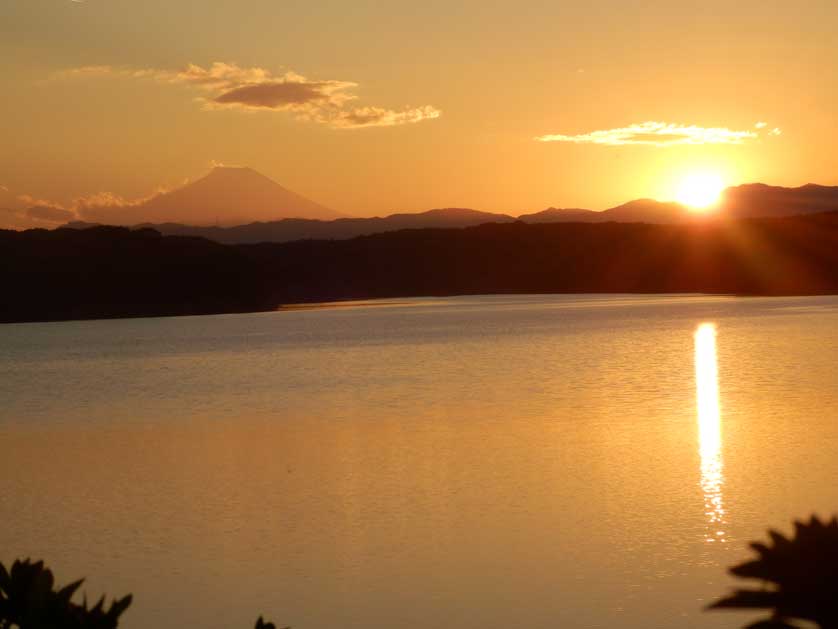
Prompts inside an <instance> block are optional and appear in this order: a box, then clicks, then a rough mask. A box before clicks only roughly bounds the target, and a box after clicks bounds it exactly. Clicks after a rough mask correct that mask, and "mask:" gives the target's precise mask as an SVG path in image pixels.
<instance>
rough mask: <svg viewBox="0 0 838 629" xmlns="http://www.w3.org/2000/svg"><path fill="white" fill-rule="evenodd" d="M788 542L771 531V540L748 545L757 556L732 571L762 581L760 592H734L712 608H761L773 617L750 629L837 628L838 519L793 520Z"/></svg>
mask: <svg viewBox="0 0 838 629" xmlns="http://www.w3.org/2000/svg"><path fill="white" fill-rule="evenodd" d="M794 529H795V530H794V535H793V536H792V537H790V538H787V537H785V536H783V535H782V534H780V533H778V532H777V531H769V532H768V535H769V537H770V538H771V541H770V542H769V543H767V544H765V543H762V542H753V543H751V548H753V549H754V550H755V551H756V553H757V557H756V558H755V559H752V560H750V561H746V562H745V563H742V564H739V565H738V566H734V567H733V568H731V569H730V572H731V573H732V574H734V575H735V576H737V577H741V578H744V579H760V580H761V581H763V582H764V583H766V584H767V585H768V587H767V588H766V587H763V588H762V589H759V590H744V589H743V590H736V591H734V592H733V593H732V594H731V595H730V596H727V597H725V598H723V599H721V600H719V601H716V602H715V603H713V604H712V605H711V606H710V608H711V609H764V610H769V611H771V616H770V617H769V618H766V619H764V620H759V621H757V622H756V623H753V624H750V625H748V626H747V627H748V628H749V629H798V628H799V627H800V625H798V624H795V622H797V621H801V620H802V621H810V622H814V623H816V624H817V625H818V626H820V627H821V628H822V629H836V628H838V520H836V519H835V518H833V519H832V520H830V521H829V522H828V523H825V522H821V521H820V520H819V519H818V518H817V517H815V516H812V519H811V520H810V521H809V523H806V522H800V521H798V522H795V524H794Z"/></svg>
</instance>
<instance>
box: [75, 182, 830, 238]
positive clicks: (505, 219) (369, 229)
mask: <svg viewBox="0 0 838 629" xmlns="http://www.w3.org/2000/svg"><path fill="white" fill-rule="evenodd" d="M233 182H235V184H234V183H233ZM266 182H267V183H266ZM263 188H264V189H267V190H269V191H274V192H275V191H276V189H279V190H281V191H282V192H283V193H284V194H285V195H293V196H294V197H296V198H297V199H302V197H299V196H298V195H294V193H293V192H289V191H287V190H285V189H284V188H282V187H281V186H279V185H278V184H275V183H274V182H272V181H271V180H270V179H268V178H267V177H263V176H262V175H260V174H258V173H256V172H255V171H253V170H250V169H247V168H216V169H215V170H213V172H212V173H210V175H208V176H207V177H205V178H204V179H202V180H200V181H196V182H195V183H194V184H190V185H189V186H185V187H184V188H181V189H180V190H176V191H174V192H171V193H168V194H164V195H159V196H158V197H155V198H154V199H151V200H149V201H148V202H146V203H145V204H142V205H137V206H132V207H131V208H129V210H130V212H132V214H131V216H136V217H137V218H138V219H139V218H141V217H142V220H137V221H130V220H127V218H128V216H129V215H128V214H124V213H123V214H122V215H121V217H122V218H123V219H126V220H122V221H121V222H120V223H119V224H124V225H133V226H134V227H138V228H145V227H150V228H153V229H156V230H158V231H159V232H161V233H162V234H164V235H180V236H198V237H203V238H209V239H210V240H214V241H216V242H221V243H227V244H239V243H257V242H290V241H294V240H345V239H348V238H355V237H357V236H364V235H369V234H377V233H382V232H390V231H397V230H400V229H425V228H437V229H439V228H464V227H472V226H475V225H482V224H485V223H510V222H514V221H516V220H518V221H522V222H524V223H532V224H536V223H605V222H617V223H657V224H672V223H682V222H693V221H695V220H703V219H711V218H713V217H720V218H722V217H731V218H758V217H770V216H792V215H795V214H807V213H812V212H825V211H830V210H838V186H819V185H815V184H807V185H805V186H801V187H799V188H783V187H779V186H768V185H765V184H746V185H741V186H735V187H732V188H728V189H727V190H726V191H725V193H724V195H723V199H722V202H721V203H720V206H719V208H718V209H717V210H715V211H714V212H713V213H710V214H701V213H695V212H691V211H690V210H688V209H687V208H686V207H684V206H683V205H680V204H678V203H672V202H663V201H656V200H654V199H636V200H634V201H629V202H628V203H624V204H622V205H618V206H616V207H612V208H609V209H607V210H602V211H594V210H585V209H580V208H572V209H560V208H554V207H551V208H548V209H546V210H543V211H541V212H536V213H533V214H522V215H521V216H519V217H517V219H516V218H515V217H513V216H511V215H509V214H495V213H492V212H480V211H477V210H471V209H467V208H442V209H436V210H430V211H427V212H420V213H417V214H406V213H401V214H391V215H389V216H385V217H383V218H382V217H373V218H338V219H334V220H318V219H315V218H284V219H281V220H270V221H257V222H253V221H242V222H241V224H237V225H236V224H234V221H232V220H227V218H229V217H230V216H235V215H236V214H234V213H232V212H230V211H228V212H227V213H226V214H224V215H223V216H225V220H224V221H221V220H219V223H220V224H219V225H214V226H206V225H204V226H201V224H200V223H197V222H195V221H188V220H187V221H181V220H179V219H175V218H172V217H173V215H176V214H177V212H176V211H175V209H174V208H176V207H186V206H189V207H196V208H199V207H206V208H208V210H207V211H200V212H196V213H197V214H200V215H201V216H208V215H210V214H212V213H213V208H214V209H215V213H216V214H219V215H221V213H220V212H219V211H218V208H220V207H229V206H234V207H243V208H244V207H253V206H254V203H253V202H252V197H247V196H243V197H241V199H239V198H238V197H236V196H235V195H234V194H233V193H232V192H230V191H232V190H251V191H254V190H261V189H263ZM218 190H222V191H226V192H225V194H227V195H228V196H226V197H224V196H223V195H220V194H219V195H217V196H216V197H215V198H213V197H212V193H213V192H215V191H218ZM231 194H233V196H230V195H231ZM181 199H183V201H181ZM202 199H206V201H205V202H204V201H201V200H202ZM302 200H303V201H305V202H306V203H312V202H310V201H306V200H305V199H302ZM202 202H203V203H204V205H201V203H202ZM315 205H316V204H315ZM317 207H320V206H317ZM149 209H152V210H153V211H152V212H151V214H152V215H153V214H154V212H157V213H159V214H160V215H164V214H165V215H166V216H167V217H168V218H167V219H166V220H165V221H163V222H155V220H154V219H153V218H152V219H150V220H149V219H147V218H146V217H148V216H149V214H150V212H149ZM324 209H325V208H324ZM119 211H121V212H125V210H124V209H123V210H119ZM113 212H114V210H112V209H110V208H102V211H101V214H102V217H103V218H102V219H93V220H94V221H95V222H98V223H106V224H114V220H113ZM240 213H241V214H243V213H244V212H240ZM84 216H85V218H86V219H88V220H90V219H91V218H92V217H90V216H89V212H87V211H85V212H84ZM92 224H95V223H90V222H73V223H69V224H68V226H70V227H74V228H84V227H90V226H92Z"/></svg>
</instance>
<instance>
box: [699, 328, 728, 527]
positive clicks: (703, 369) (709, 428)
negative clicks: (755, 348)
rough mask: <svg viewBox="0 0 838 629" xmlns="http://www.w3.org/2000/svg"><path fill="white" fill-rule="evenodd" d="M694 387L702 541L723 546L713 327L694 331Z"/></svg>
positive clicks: (720, 417)
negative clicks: (703, 519) (704, 530)
mask: <svg viewBox="0 0 838 629" xmlns="http://www.w3.org/2000/svg"><path fill="white" fill-rule="evenodd" d="M695 385H696V406H697V410H698V452H699V456H700V458H701V490H702V492H703V493H704V510H705V513H706V514H707V520H708V526H709V528H708V531H707V534H706V536H705V539H706V540H707V541H708V542H721V543H724V541H725V532H724V523H725V509H724V502H723V500H722V487H723V485H724V475H723V468H722V414H721V407H720V404H719V366H718V358H717V356H716V326H715V324H713V323H702V324H701V325H699V326H698V328H697V329H696V331H695Z"/></svg>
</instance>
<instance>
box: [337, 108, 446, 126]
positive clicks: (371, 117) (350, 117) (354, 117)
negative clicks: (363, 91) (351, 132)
mask: <svg viewBox="0 0 838 629" xmlns="http://www.w3.org/2000/svg"><path fill="white" fill-rule="evenodd" d="M441 113H442V112H440V111H439V109H437V108H435V107H430V106H428V105H426V106H425V107H416V108H413V109H404V110H402V111H393V110H392V109H382V108H381V107H359V108H357V109H353V110H351V111H341V112H339V113H338V115H337V116H335V117H334V118H333V119H332V120H331V124H332V126H335V127H339V128H342V129H358V128H361V127H392V126H395V125H400V124H408V123H413V122H421V121H422V120H433V119H434V118H439V116H440V115H441Z"/></svg>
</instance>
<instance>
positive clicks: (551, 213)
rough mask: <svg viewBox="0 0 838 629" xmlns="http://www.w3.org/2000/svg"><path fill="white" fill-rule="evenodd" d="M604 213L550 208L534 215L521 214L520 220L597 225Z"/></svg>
mask: <svg viewBox="0 0 838 629" xmlns="http://www.w3.org/2000/svg"><path fill="white" fill-rule="evenodd" d="M601 214H602V212H596V211H594V210H582V209H579V208H558V207H548V208H547V209H546V210H541V211H540V212H534V213H533V214H521V216H519V217H518V220H520V221H524V222H525V223H595V222H599V220H600V218H601Z"/></svg>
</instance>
